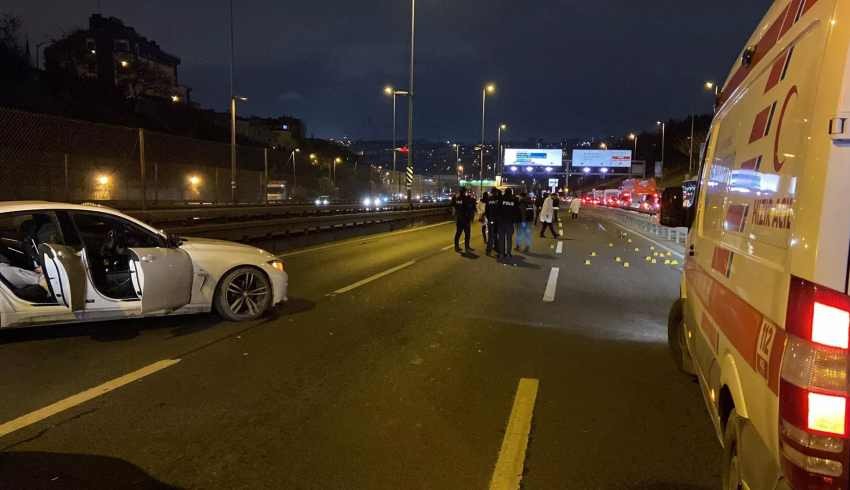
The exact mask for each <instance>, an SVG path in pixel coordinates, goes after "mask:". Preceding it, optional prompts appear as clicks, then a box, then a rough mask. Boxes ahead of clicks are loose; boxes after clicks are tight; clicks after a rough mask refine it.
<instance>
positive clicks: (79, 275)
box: [38, 243, 87, 312]
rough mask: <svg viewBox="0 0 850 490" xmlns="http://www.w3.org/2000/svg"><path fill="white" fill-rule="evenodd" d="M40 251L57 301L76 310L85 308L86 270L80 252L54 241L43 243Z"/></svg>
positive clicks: (43, 266) (46, 276) (45, 271)
mask: <svg viewBox="0 0 850 490" xmlns="http://www.w3.org/2000/svg"><path fill="white" fill-rule="evenodd" d="M38 252H39V259H40V261H41V266H42V270H43V272H44V277H45V279H46V280H47V285H48V288H49V289H50V293H51V294H52V295H53V297H54V298H55V299H56V302H57V303H59V304H60V305H64V306H66V307H67V308H68V309H69V310H71V311H74V312H76V311H82V310H83V309H85V307H86V282H87V281H86V270H85V266H84V265H83V260H82V257H80V255H79V254H78V252H77V251H75V250H74V249H73V248H71V247H67V246H65V245H56V244H53V243H42V244H41V245H39V246H38Z"/></svg>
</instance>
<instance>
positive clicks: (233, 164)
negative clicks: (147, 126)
mask: <svg viewBox="0 0 850 490" xmlns="http://www.w3.org/2000/svg"><path fill="white" fill-rule="evenodd" d="M237 198H238V196H237V188H236V97H232V96H231V97H230V201H231V202H233V203H234V204H235V203H236V200H237Z"/></svg>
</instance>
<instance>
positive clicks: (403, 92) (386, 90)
mask: <svg viewBox="0 0 850 490" xmlns="http://www.w3.org/2000/svg"><path fill="white" fill-rule="evenodd" d="M384 93H385V94H387V95H390V96H392V98H393V148H392V151H393V175H394V176H395V178H396V180H397V189H396V192H397V193H399V194H401V179H399V178H398V173H397V168H396V161H397V159H398V155H397V153H398V152H397V151H396V146H397V144H398V143H397V142H396V141H397V139H398V138H397V136H396V134H397V133H396V114H397V111H396V107H397V106H396V97H397V96H399V95H402V96H404V95H408V96H409V95H410V92H409V91H407V90H396V89H394V88H393V87H391V86H387V87H386V88H384Z"/></svg>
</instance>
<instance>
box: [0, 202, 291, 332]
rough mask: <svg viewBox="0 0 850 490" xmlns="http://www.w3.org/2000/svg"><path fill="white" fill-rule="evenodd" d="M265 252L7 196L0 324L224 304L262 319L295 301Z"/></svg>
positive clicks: (110, 214)
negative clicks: (270, 310) (279, 307)
mask: <svg viewBox="0 0 850 490" xmlns="http://www.w3.org/2000/svg"><path fill="white" fill-rule="evenodd" d="M287 286H288V277H287V274H286V271H285V270H284V264H283V262H282V261H281V260H280V259H278V258H277V257H275V256H274V255H272V254H270V253H269V252H266V251H265V250H261V249H258V248H256V247H251V246H248V245H242V244H238V243H233V242H226V241H221V240H210V239H205V238H182V237H181V238H178V237H175V236H172V235H168V234H166V233H164V232H162V231H159V230H156V229H154V228H152V227H150V226H148V225H146V224H144V223H142V222H141V221H138V220H136V219H134V218H132V217H129V216H126V215H124V214H122V213H120V212H118V211H115V210H113V209H109V208H105V207H101V206H88V205H82V206H78V205H73V204H57V203H49V202H36V201H17V202H0V328H6V327H23V326H29V325H43V324H56V323H74V322H88V321H102V320H115V319H121V318H132V317H144V316H162V315H179V314H186V313H202V312H210V311H213V310H214V311H216V312H217V313H218V314H219V315H221V316H222V317H223V318H225V319H227V320H231V321H241V320H253V319H256V318H258V317H260V316H261V315H263V314H264V313H265V312H266V311H268V310H269V309H271V308H272V307H274V306H275V305H277V304H278V303H281V302H282V301H286V294H287Z"/></svg>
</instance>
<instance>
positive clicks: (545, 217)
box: [540, 194, 558, 238]
mask: <svg viewBox="0 0 850 490" xmlns="http://www.w3.org/2000/svg"><path fill="white" fill-rule="evenodd" d="M554 222H555V203H554V201H553V200H552V195H551V194H547V195H546V199H544V200H543V207H542V208H540V223H542V225H543V226H542V228H540V238H546V229H547V228H548V229H549V230H552V238H558V232H557V231H555V225H554V224H553V223H554Z"/></svg>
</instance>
